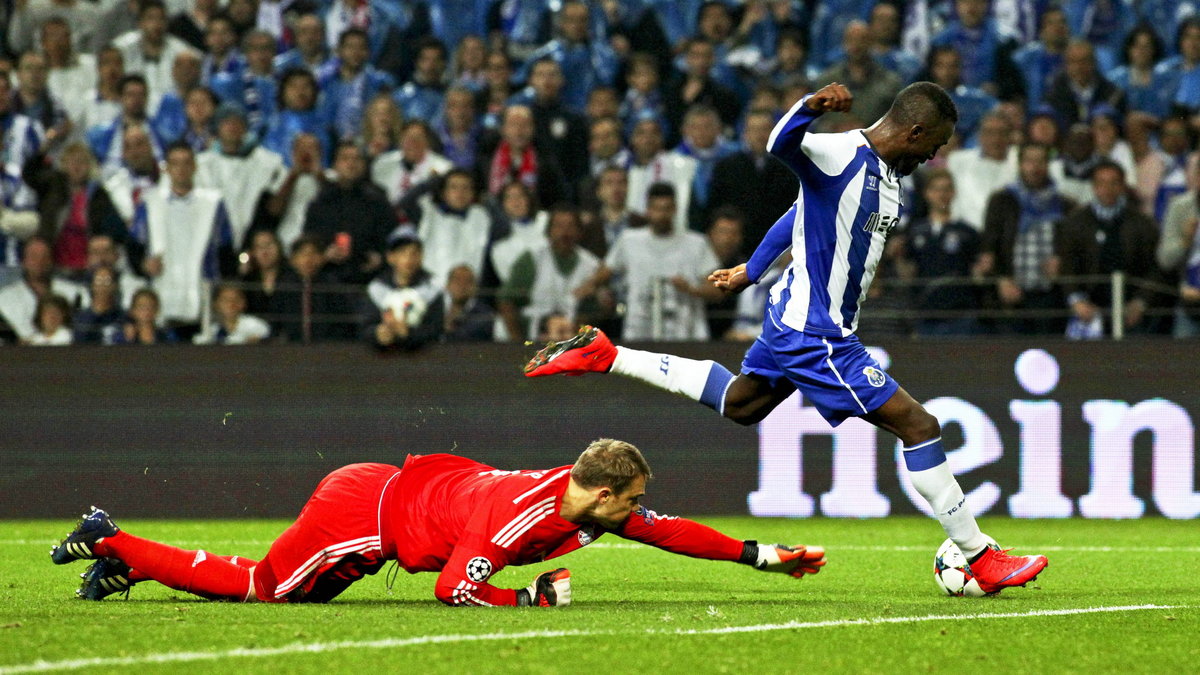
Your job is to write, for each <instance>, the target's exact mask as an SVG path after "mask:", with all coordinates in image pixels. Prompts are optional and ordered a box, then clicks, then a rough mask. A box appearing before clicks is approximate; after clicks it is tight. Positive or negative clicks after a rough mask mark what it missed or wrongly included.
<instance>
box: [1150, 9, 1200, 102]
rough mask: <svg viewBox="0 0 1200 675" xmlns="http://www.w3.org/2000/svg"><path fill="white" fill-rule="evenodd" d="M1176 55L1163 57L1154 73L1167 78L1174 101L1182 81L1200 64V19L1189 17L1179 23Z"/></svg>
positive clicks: (1170, 94)
mask: <svg viewBox="0 0 1200 675" xmlns="http://www.w3.org/2000/svg"><path fill="white" fill-rule="evenodd" d="M1174 46H1175V49H1176V50H1177V51H1178V54H1177V55H1176V56H1172V57H1169V58H1166V59H1163V60H1162V61H1160V62H1159V64H1158V65H1157V66H1155V67H1154V74H1155V75H1158V76H1162V77H1163V78H1165V79H1164V80H1163V81H1164V82H1166V84H1167V89H1168V91H1169V92H1170V93H1169V97H1170V100H1171V101H1172V102H1174V100H1175V95H1176V93H1178V91H1179V88H1180V82H1181V81H1182V80H1183V78H1184V77H1185V76H1187V75H1188V74H1189V73H1192V72H1194V71H1195V70H1196V66H1200V19H1195V18H1193V19H1188V20H1187V21H1184V22H1183V23H1181V24H1179V32H1178V33H1177V34H1176V36H1175V44H1174Z"/></svg>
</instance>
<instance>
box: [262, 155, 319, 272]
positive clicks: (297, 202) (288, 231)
mask: <svg viewBox="0 0 1200 675" xmlns="http://www.w3.org/2000/svg"><path fill="white" fill-rule="evenodd" d="M289 159H290V160H291V162H290V164H291V168H290V169H289V170H288V172H287V175H285V176H284V179H283V182H282V183H280V184H279V186H278V187H277V188H276V189H275V190H274V191H273V192H272V193H271V196H270V198H269V199H268V200H267V204H266V206H267V214H268V215H270V217H271V218H274V219H276V222H277V224H276V226H275V232H276V233H277V234H278V235H279V241H280V244H281V245H282V246H283V247H284V248H286V249H289V250H290V249H291V247H292V244H293V243H294V242H295V241H296V240H297V238H299V237H300V235H301V233H302V232H303V230H304V218H305V214H306V213H307V211H308V205H309V204H311V203H312V201H313V200H314V199H316V198H317V194H319V193H320V191H321V186H322V184H323V183H324V180H325V176H324V174H323V173H322V172H321V144H320V143H318V142H317V137H316V136H313V135H312V134H308V133H299V134H296V135H295V136H293V137H292V147H291V153H290V157H289Z"/></svg>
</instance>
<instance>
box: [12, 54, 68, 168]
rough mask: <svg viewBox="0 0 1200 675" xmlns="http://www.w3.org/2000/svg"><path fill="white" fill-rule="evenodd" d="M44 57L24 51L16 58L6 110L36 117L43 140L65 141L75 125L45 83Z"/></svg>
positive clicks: (52, 143) (51, 141)
mask: <svg viewBox="0 0 1200 675" xmlns="http://www.w3.org/2000/svg"><path fill="white" fill-rule="evenodd" d="M46 75H47V73H46V59H45V58H43V57H42V55H41V54H39V53H37V52H24V53H23V54H21V56H20V58H18V59H17V88H16V91H14V92H13V96H12V103H11V104H10V106H9V110H10V111H11V112H12V113H14V114H17V115H25V116H26V117H28V118H30V119H32V120H36V121H37V122H38V123H39V124H41V126H42V129H43V130H45V139H46V142H47V143H48V144H50V145H56V144H57V143H60V142H62V141H65V140H67V138H68V137H69V136H70V135H71V130H72V129H73V128H74V127H73V125H72V124H71V118H70V117H68V116H67V109H66V108H64V107H63V104H62V102H61V101H59V100H58V98H57V97H55V96H54V95H53V94H51V93H50V89H49V87H48V86H47V80H46Z"/></svg>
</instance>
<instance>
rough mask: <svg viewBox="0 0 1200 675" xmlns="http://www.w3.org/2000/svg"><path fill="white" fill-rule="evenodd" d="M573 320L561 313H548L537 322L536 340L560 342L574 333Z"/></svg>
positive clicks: (568, 338)
mask: <svg viewBox="0 0 1200 675" xmlns="http://www.w3.org/2000/svg"><path fill="white" fill-rule="evenodd" d="M575 326H576V324H575V322H574V321H572V320H571V319H569V318H567V317H566V316H565V315H563V314H548V315H546V316H544V317H542V321H541V323H540V324H538V331H537V337H536V338H534V340H535V341H536V342H561V341H563V340H570V339H571V338H572V337H574V335H575Z"/></svg>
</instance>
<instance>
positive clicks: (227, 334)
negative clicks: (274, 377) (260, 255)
mask: <svg viewBox="0 0 1200 675" xmlns="http://www.w3.org/2000/svg"><path fill="white" fill-rule="evenodd" d="M212 303H213V319H214V320H213V322H212V323H210V324H208V326H206V327H205V329H204V330H203V331H201V332H200V333H199V334H198V335H196V336H195V337H194V338H192V342H194V343H195V344H198V345H252V344H256V343H258V342H262V341H263V340H266V339H267V338H269V337H271V326H270V325H268V324H267V322H266V321H263V320H262V319H260V318H259V317H257V316H254V315H253V314H247V313H246V294H245V293H244V292H242V289H241V288H238V287H237V286H235V285H233V284H229V283H224V284H217V287H216V289H215V290H214V291H213V301H212Z"/></svg>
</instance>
